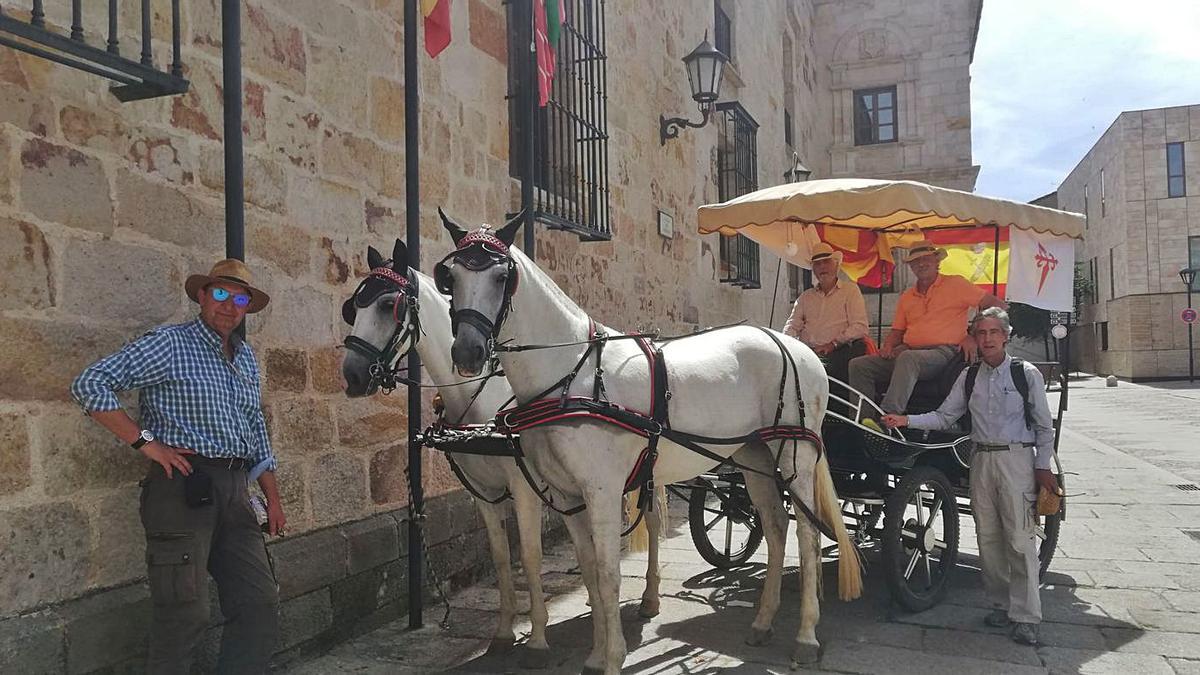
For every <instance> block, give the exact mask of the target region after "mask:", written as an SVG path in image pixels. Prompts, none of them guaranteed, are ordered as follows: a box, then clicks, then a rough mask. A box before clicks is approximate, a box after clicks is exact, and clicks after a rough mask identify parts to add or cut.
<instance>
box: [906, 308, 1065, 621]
mask: <svg viewBox="0 0 1200 675" xmlns="http://www.w3.org/2000/svg"><path fill="white" fill-rule="evenodd" d="M971 333H972V334H973V335H974V337H975V340H976V342H977V343H978V345H979V352H980V356H981V357H982V363H979V364H976V365H973V366H971V367H970V368H967V369H965V370H964V371H963V372H962V374H960V375H959V376H958V379H957V380H956V381H955V382H954V387H953V388H952V389H951V390H950V394H949V396H947V397H946V400H945V401H943V402H942V405H941V406H939V407H938V409H937V410H934V411H933V412H930V413H925V414H923V415H885V416H884V418H883V423H884V424H886V425H887V426H889V427H893V428H894V427H903V426H909V427H912V428H914V429H946V428H949V427H950V426H952V425H953V424H954V423H955V422H957V421H958V419H959V418H960V417H962V416H963V415H965V414H967V413H968V412H970V414H971V439H972V440H973V441H974V442H975V453H974V455H972V458H971V488H970V494H971V511H972V514H973V516H974V518H975V531H976V533H977V536H978V538H979V559H980V560H979V562H980V567H981V568H982V571H983V583H984V586H985V588H986V590H987V596H988V600H989V601H990V603H991V605H992V610H993V611H992V612H991V614H989V615H988V616H987V618H986V619H984V621H985V622H986V623H987V624H988V625H989V626H992V627H995V628H1005V627H1009V626H1011V627H1012V633H1011V635H1012V639H1013V640H1015V641H1016V642H1019V643H1021V644H1027V645H1036V644H1038V629H1037V628H1038V624H1039V623H1041V620H1042V605H1041V597H1040V595H1039V590H1038V583H1039V578H1038V577H1039V574H1038V572H1039V563H1038V541H1037V536H1036V533H1035V527H1036V525H1037V516H1036V514H1035V511H1034V510H1035V505H1036V503H1037V496H1038V489H1039V487H1041V488H1045V489H1047V490H1049V491H1051V492H1053V493H1055V494H1057V492H1058V482H1057V480H1056V479H1055V476H1054V473H1053V471H1051V469H1050V467H1051V463H1052V461H1053V458H1054V425H1053V421H1052V419H1051V416H1050V405H1049V402H1048V401H1047V400H1046V393H1045V381H1044V380H1043V378H1042V374H1041V372H1039V371H1038V369H1037V368H1036V367H1035V366H1034V365H1033V364H1030V363H1026V362H1024V361H1021V360H1020V359H1014V358H1012V357H1011V356H1009V355H1008V353H1007V351H1006V349H1005V348H1006V346H1007V344H1008V338H1009V335H1010V334H1011V333H1012V325H1011V324H1010V323H1009V319H1008V313H1007V312H1005V311H1004V310H1002V309H999V308H996V307H992V308H988V309H985V310H983V311H981V312H980V313H979V314H977V315H976V316H975V319H974V320H973V321H972V322H971Z"/></svg>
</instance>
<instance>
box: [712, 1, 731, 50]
mask: <svg viewBox="0 0 1200 675" xmlns="http://www.w3.org/2000/svg"><path fill="white" fill-rule="evenodd" d="M713 14H714V19H713V47H716V49H717V51H719V52H721V53H722V54H724V55H725V56H728V57H729V61H730V62H731V63H732V62H733V21H732V20H731V19H730V18H729V14H727V13H726V12H725V8H724V7H722V6H721V0H713Z"/></svg>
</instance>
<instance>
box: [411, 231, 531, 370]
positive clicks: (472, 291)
mask: <svg viewBox="0 0 1200 675" xmlns="http://www.w3.org/2000/svg"><path fill="white" fill-rule="evenodd" d="M438 215H440V216H441V218H442V224H443V225H444V226H445V228H446V230H447V231H448V232H449V233H450V236H451V237H453V239H454V245H455V249H454V251H452V252H451V253H450V254H449V255H447V256H446V257H445V258H443V259H442V260H441V262H439V263H438V264H437V265H436V266H435V267H434V270H433V279H434V282H435V283H436V284H437V289H438V290H439V291H440V292H442V293H443V294H446V295H449V296H450V298H451V299H450V321H451V330H452V332H453V333H454V345H453V347H452V348H451V350H450V354H451V357H452V358H453V360H454V365H455V367H456V368H458V372H459V374H461V375H465V376H474V375H478V374H479V373H481V372H483V369H484V367H485V366H486V365H487V362H488V359H489V358H490V357H491V354H492V347H493V342H494V340H495V339H496V336H498V335H499V334H500V328H501V326H502V325H503V323H504V319H505V318H506V317H507V316H508V311H509V309H510V308H511V306H512V298H513V295H514V294H515V293H516V291H517V282H518V276H517V265H516V262H515V261H514V260H513V257H512V253H511V251H510V250H509V249H510V247H511V246H512V244H513V240H514V239H515V238H516V233H517V230H518V229H519V228H520V227H521V223H522V222H523V221H524V212H523V211H522V212H521V213H518V214H517V215H516V216H515V217H514V218H513V219H512V220H510V221H508V223H506V224H505V225H504V227H502V228H500V229H499V230H495V231H493V230H492V229H491V228H490V227H488V226H487V225H483V226H481V227H480V228H478V229H476V230H474V231H468V230H467V229H466V228H463V227H462V226H460V225H459V224H458V223H456V222H455V221H454V220H453V219H451V218H450V217H449V216H447V215H446V214H445V213H443V212H442V210H441V209H438Z"/></svg>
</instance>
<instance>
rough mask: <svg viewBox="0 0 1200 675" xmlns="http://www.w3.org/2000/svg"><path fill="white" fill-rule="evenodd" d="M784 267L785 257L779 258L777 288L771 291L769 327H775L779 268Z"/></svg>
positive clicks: (776, 271) (776, 277)
mask: <svg viewBox="0 0 1200 675" xmlns="http://www.w3.org/2000/svg"><path fill="white" fill-rule="evenodd" d="M781 269H783V258H780V259H779V264H778V265H776V266H775V290H774V291H772V292H771V320H770V321H768V322H767V328H772V329H773V328H775V302H776V301H777V300H779V270H781Z"/></svg>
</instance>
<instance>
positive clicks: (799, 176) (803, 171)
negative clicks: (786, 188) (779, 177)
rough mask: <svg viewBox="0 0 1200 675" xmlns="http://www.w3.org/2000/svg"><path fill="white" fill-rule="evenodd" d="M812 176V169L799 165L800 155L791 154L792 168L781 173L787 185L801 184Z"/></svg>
mask: <svg viewBox="0 0 1200 675" xmlns="http://www.w3.org/2000/svg"><path fill="white" fill-rule="evenodd" d="M811 175H812V169H810V168H808V167H807V166H804V165H803V164H801V163H800V155H799V154H797V153H795V152H793V153H792V168H790V169H788V170H787V171H784V172H783V179H784V180H785V181H787V182H789V183H803V182H804V181H806V180H808V177H809V176H811Z"/></svg>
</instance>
